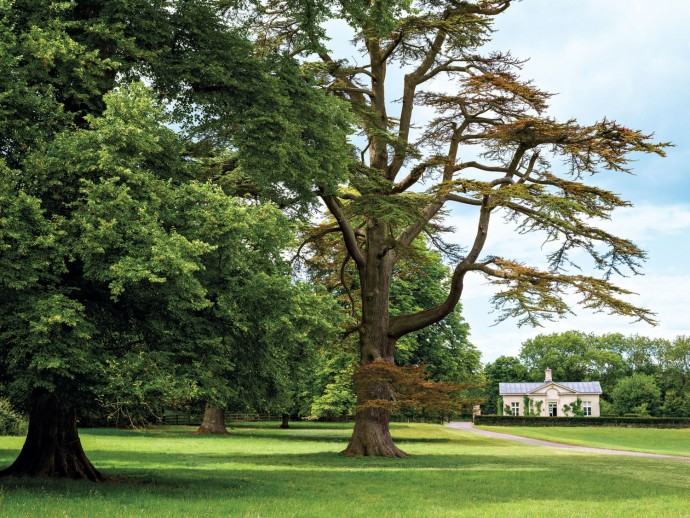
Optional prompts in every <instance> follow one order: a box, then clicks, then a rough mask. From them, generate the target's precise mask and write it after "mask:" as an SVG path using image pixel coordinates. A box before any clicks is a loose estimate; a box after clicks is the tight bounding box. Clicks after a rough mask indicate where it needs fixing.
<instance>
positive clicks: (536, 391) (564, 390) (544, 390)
mask: <svg viewBox="0 0 690 518" xmlns="http://www.w3.org/2000/svg"><path fill="white" fill-rule="evenodd" d="M552 388H554V389H556V390H558V392H559V393H561V394H563V393H565V394H577V392H576V391H574V390H573V389H571V388H568V387H566V386H564V385H561V384H560V383H556V382H555V381H547V382H546V383H544V384H543V385H542V386H540V387H537V388H535V389H534V390H532V391H530V392H528V394H546V393H547V392H548V391H549V389H552Z"/></svg>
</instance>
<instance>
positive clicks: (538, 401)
mask: <svg viewBox="0 0 690 518" xmlns="http://www.w3.org/2000/svg"><path fill="white" fill-rule="evenodd" d="M498 393H499V395H500V396H501V397H502V398H503V408H505V407H508V408H509V409H510V413H512V414H513V415H525V414H526V413H525V406H526V405H525V402H526V401H527V403H528V404H529V408H528V412H527V415H539V416H553V417H558V416H572V415H573V411H572V405H573V404H575V405H576V406H577V400H578V399H579V400H580V402H581V403H580V404H581V408H582V410H583V411H584V415H585V416H586V417H599V415H600V410H599V396H600V395H601V385H599V382H598V381H553V380H552V379H551V369H546V371H545V376H544V381H543V382H541V383H499V384H498ZM526 398H528V399H526ZM569 407H570V408H569ZM504 413H507V411H505V410H504Z"/></svg>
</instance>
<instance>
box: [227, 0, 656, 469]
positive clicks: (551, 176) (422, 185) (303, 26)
mask: <svg viewBox="0 0 690 518" xmlns="http://www.w3.org/2000/svg"><path fill="white" fill-rule="evenodd" d="M511 3H512V2H511V1H510V0H481V1H467V2H456V1H436V0H434V1H427V0H419V1H413V0H400V1H386V2H331V1H326V0H323V1H318V2H312V1H304V2H301V1H298V2H293V1H290V2H287V1H280V0H267V1H264V2H255V3H253V4H252V5H255V6H256V7H255V9H254V11H253V12H252V15H251V16H248V17H246V18H241V19H240V21H241V22H245V21H246V22H247V24H251V26H252V30H253V31H254V33H255V40H256V41H257V43H258V45H260V46H262V48H264V49H267V50H266V51H267V52H269V51H270V50H271V49H278V50H280V51H286V52H288V53H291V54H295V55H297V54H300V55H301V56H302V57H303V58H304V60H305V61H307V62H309V63H310V64H311V67H312V68H313V69H315V70H318V71H320V74H321V79H322V83H323V87H324V89H326V90H327V91H328V92H330V93H331V94H332V95H333V96H336V97H339V98H340V99H342V100H344V101H345V102H346V103H348V104H349V106H350V109H351V111H352V112H353V113H354V114H355V115H356V117H357V127H358V129H359V131H360V134H361V139H360V140H359V144H358V145H357V146H356V147H357V148H358V149H357V153H356V160H354V161H353V162H352V163H351V164H350V169H349V177H348V180H347V183H346V184H343V185H341V186H340V187H339V188H332V187H331V186H328V185H324V186H319V185H318V184H317V185H315V188H316V189H315V190H316V191H317V192H318V194H319V196H320V197H321V200H322V201H323V203H324V205H325V206H326V207H327V209H328V210H329V211H330V213H331V214H332V215H333V217H334V218H335V220H336V221H337V223H338V227H337V230H338V231H339V233H340V237H341V239H342V241H343V243H344V244H345V246H346V248H347V251H348V254H349V257H350V259H351V261H352V262H353V264H355V265H356V268H357V271H358V275H359V279H360V286H361V291H362V311H361V319H360V320H359V321H358V322H357V325H356V330H357V332H358V336H359V349H360V361H361V363H362V364H363V365H368V364H371V363H373V362H387V363H389V364H392V363H393V362H394V361H395V356H396V348H397V344H398V342H399V340H400V339H402V338H403V337H405V336H406V335H408V334H410V333H413V332H416V331H419V330H420V329H424V328H425V327H427V326H429V325H432V324H434V323H436V322H439V321H441V320H442V319H443V318H445V317H446V316H447V315H449V314H451V313H452V312H453V310H454V308H455V307H456V305H457V303H458V301H459V300H460V298H461V295H462V292H463V288H464V286H465V279H466V277H467V275H483V276H484V277H486V278H487V279H488V280H489V281H490V282H492V283H494V284H495V285H496V286H497V287H498V291H497V293H496V295H495V296H494V299H493V302H494V303H495V304H496V306H498V307H499V308H501V309H502V312H501V313H500V317H501V318H508V317H516V318H518V319H519V322H520V323H521V324H523V323H529V324H534V323H537V322H538V321H539V320H541V319H544V318H547V319H550V318H555V317H558V316H561V315H565V314H567V313H569V312H570V307H569V306H568V304H567V303H566V301H565V300H564V297H563V295H565V294H566V293H575V294H576V295H577V296H579V297H580V301H581V303H582V305H584V306H585V307H587V308H589V309H592V310H595V311H604V312H609V313H612V314H618V315H624V316H629V317H632V318H634V319H641V320H646V321H650V320H652V314H651V313H650V312H649V311H648V310H646V309H644V308H640V307H637V306H635V305H634V304H631V303H629V302H627V301H626V300H625V295H627V294H628V291H627V290H625V289H623V288H621V287H619V286H617V285H616V284H615V283H614V282H613V275H616V274H618V273H625V272H629V271H632V272H635V271H636V270H637V268H638V266H639V265H640V263H641V261H642V260H643V259H644V252H643V251H642V250H640V249H639V248H638V247H637V246H635V245H634V244H633V243H632V242H630V241H629V240H627V239H625V238H622V237H619V236H615V235H613V234H611V233H609V232H606V231H605V230H603V229H601V228H599V227H597V226H596V225H594V224H593V223H592V222H593V221H596V220H597V219H599V218H601V219H608V218H609V217H610V215H611V212H612V211H614V210H615V209H616V208H618V207H623V206H627V205H629V203H628V202H626V201H624V200H622V199H621V198H620V197H618V196H617V195H616V194H614V193H613V192H611V191H607V190H605V189H602V188H599V187H597V186H596V185H595V184H594V183H591V182H590V183H588V177H589V176H590V175H593V174H596V173H599V172H602V171H610V172H620V171H627V170H628V164H629V155H630V154H631V153H634V152H643V153H657V154H663V147H662V146H660V145H657V144H655V143H653V142H652V141H651V140H650V137H649V135H646V134H644V133H642V132H640V131H636V130H633V129H630V128H626V127H625V126H623V125H621V124H618V123H616V122H614V121H611V120H608V119H603V120H601V121H600V122H597V123H594V124H590V125H582V124H579V123H577V122H576V121H574V120H568V121H563V122H561V121H556V120H554V119H553V118H550V117H548V116H547V115H546V110H547V107H548V99H549V94H548V93H546V92H543V91H541V90H539V89H538V88H537V87H535V86H534V85H533V84H531V83H530V82H529V81H525V80H522V79H520V77H519V76H518V73H519V69H520V65H521V62H520V61H519V60H518V59H516V58H514V57H513V56H511V55H510V54H509V53H502V52H491V53H488V54H481V53H480V47H481V45H482V43H484V42H485V41H487V39H488V38H489V37H490V33H491V23H492V19H493V18H494V17H495V16H498V15H500V13H501V12H503V11H505V10H506V9H508V8H509V7H510V5H511ZM333 19H339V20H342V21H344V22H345V23H346V24H347V25H348V26H349V27H350V28H351V30H352V37H353V44H354V45H355V46H356V48H357V50H356V51H354V52H350V51H348V52H347V53H346V54H344V55H336V54H334V53H333V51H332V49H330V48H329V44H328V41H327V38H326V34H325V28H324V27H325V22H326V21H328V20H333ZM355 53H359V57H357V58H352V57H351V56H352V55H353V54H355ZM436 80H444V83H443V84H445V85H447V86H445V87H444V89H443V90H438V89H434V85H433V83H434V82H435V81H436ZM437 84H438V83H437ZM396 99H397V102H396ZM418 109H422V110H426V111H427V112H429V111H431V112H435V116H434V118H432V119H431V120H428V121H423V120H421V119H420V117H419V116H417V110H418ZM563 162H565V165H564V166H563V167H560V164H562V163H563ZM452 206H458V207H462V208H464V209H465V210H467V211H470V210H474V211H476V224H474V225H472V226H470V227H469V228H460V229H457V232H456V234H457V237H458V238H459V239H462V240H463V241H464V244H465V248H463V249H462V251H461V253H460V254H459V256H458V257H457V260H456V261H454V270H453V276H452V280H451V282H450V283H449V285H448V290H447V292H446V297H445V299H444V300H443V301H441V302H440V303H436V304H435V305H432V306H430V307H426V308H423V309H421V310H419V311H414V312H413V313H410V314H399V315H394V314H392V312H391V280H392V278H393V271H394V269H395V267H396V265H397V264H399V262H400V261H401V260H402V259H404V258H405V257H406V256H407V255H408V253H409V251H410V249H411V248H413V247H414V242H415V239H417V237H418V236H420V234H422V233H427V234H435V233H437V231H438V230H440V225H439V223H440V222H441V221H442V217H443V215H444V210H446V209H448V208H450V207H452ZM500 216H504V217H507V218H509V219H512V220H513V221H515V222H516V223H517V224H518V226H519V229H520V231H521V232H522V233H526V232H540V233H542V234H543V235H546V236H547V238H548V240H549V241H550V242H551V244H552V245H553V248H552V249H551V251H550V252H549V253H548V257H547V264H546V266H545V267H543V268H539V267H537V266H530V265H525V264H523V263H521V262H520V258H519V257H497V256H495V255H492V254H491V251H489V250H485V244H486V242H487V236H488V234H489V232H490V231H491V228H492V225H493V223H492V220H493V219H495V218H496V217H500ZM516 235H519V234H516ZM579 251H582V252H584V253H585V254H586V255H587V256H589V257H590V258H591V260H592V263H593V264H594V266H595V267H596V268H597V269H598V270H599V272H600V275H587V274H584V273H582V271H580V270H578V269H571V268H570V266H571V263H570V259H571V255H572V254H573V252H579ZM358 394H359V397H360V401H359V404H358V411H357V420H356V424H355V429H354V432H353V435H352V438H351V440H350V443H349V445H348V447H347V449H346V453H347V454H349V455H380V456H403V455H404V452H402V451H400V450H399V449H398V448H397V447H396V446H395V445H394V444H393V441H392V439H391V437H390V433H389V429H388V423H389V419H390V413H389V410H388V409H386V408H381V407H380V405H379V406H376V405H370V404H368V402H369V401H372V400H385V399H389V398H390V397H391V394H390V392H389V391H388V389H387V388H386V385H385V383H376V382H374V381H371V382H368V384H367V386H363V387H361V390H358Z"/></svg>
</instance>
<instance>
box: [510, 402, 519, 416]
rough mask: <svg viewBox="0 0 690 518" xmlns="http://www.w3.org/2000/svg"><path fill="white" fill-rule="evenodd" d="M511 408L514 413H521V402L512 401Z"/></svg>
mask: <svg viewBox="0 0 690 518" xmlns="http://www.w3.org/2000/svg"><path fill="white" fill-rule="evenodd" d="M510 410H511V412H512V413H513V415H520V403H511V404H510Z"/></svg>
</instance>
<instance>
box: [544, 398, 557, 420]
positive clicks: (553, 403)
mask: <svg viewBox="0 0 690 518" xmlns="http://www.w3.org/2000/svg"><path fill="white" fill-rule="evenodd" d="M552 408H553V412H554V414H556V415H555V416H554V415H551V409H552ZM546 415H548V416H549V417H558V401H549V402H548V403H547V405H546Z"/></svg>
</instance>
